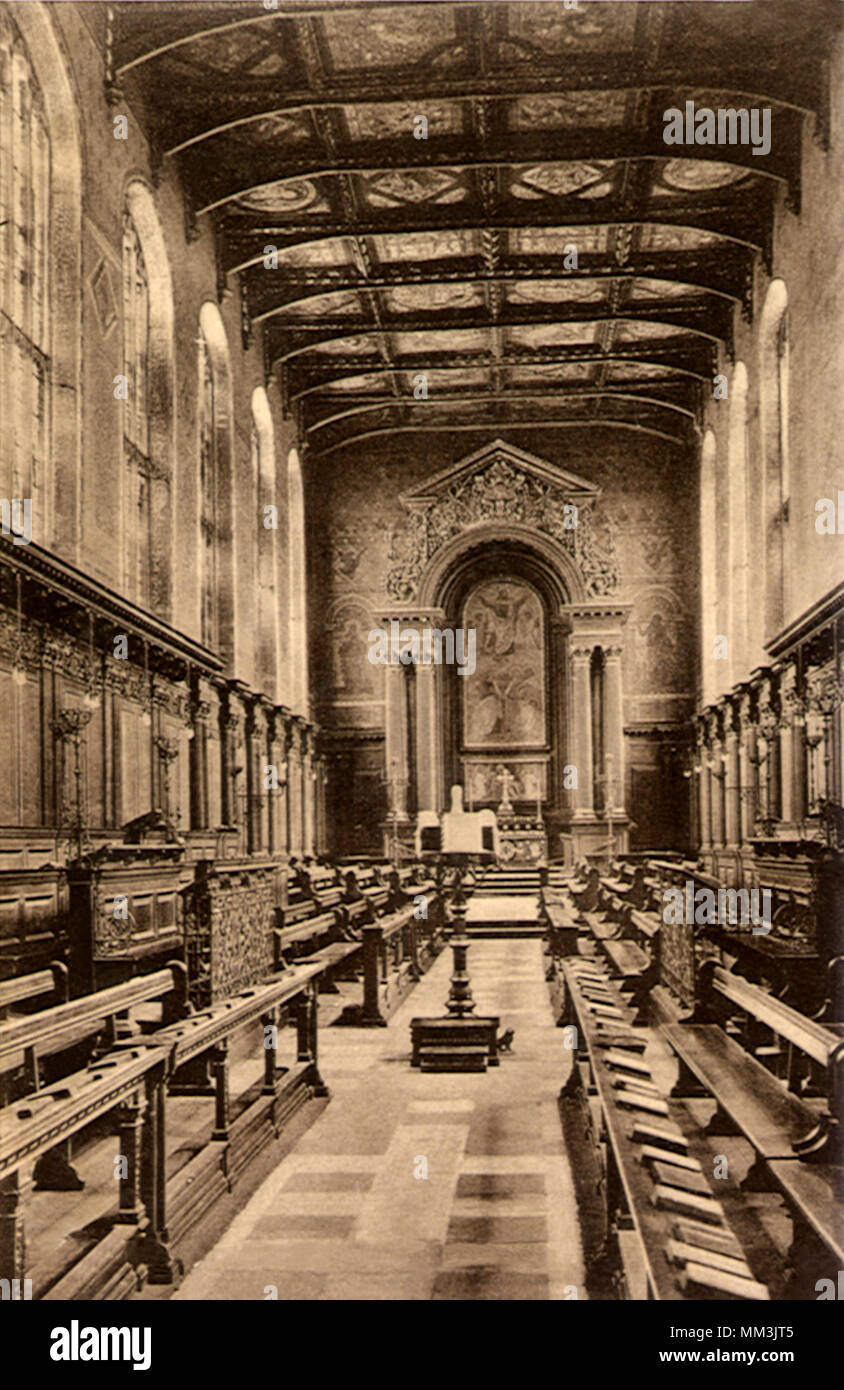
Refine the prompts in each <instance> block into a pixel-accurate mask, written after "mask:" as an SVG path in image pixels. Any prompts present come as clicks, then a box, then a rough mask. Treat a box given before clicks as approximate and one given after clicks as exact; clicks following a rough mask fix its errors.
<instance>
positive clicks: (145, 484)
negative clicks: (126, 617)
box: [123, 213, 152, 606]
mask: <svg viewBox="0 0 844 1390" xmlns="http://www.w3.org/2000/svg"><path fill="white" fill-rule="evenodd" d="M149 322H150V303H149V277H148V275H147V268H146V263H145V261H144V253H143V250H142V247H141V241H140V238H139V236H138V232H137V228H136V226H135V223H134V221H133V220H132V218H131V217H130V216H129V214H128V213H126V214H125V216H124V218H123V371H124V374H125V376H126V383H127V399H126V401H125V402H124V406H123V456H124V467H125V472H124V481H125V493H124V496H125V515H124V554H125V557H126V572H125V576H124V582H125V586H126V591H127V593H128V596H129V597H130V598H132V599H134V601H135V602H136V603H139V604H142V605H144V606H147V605H149V602H150V575H151V569H152V566H151V556H152V498H151V492H152V466H151V462H150V421H149Z"/></svg>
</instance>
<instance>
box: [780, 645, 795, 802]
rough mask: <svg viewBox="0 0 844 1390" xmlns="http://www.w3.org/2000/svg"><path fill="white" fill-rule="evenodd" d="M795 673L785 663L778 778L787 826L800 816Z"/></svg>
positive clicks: (781, 686)
mask: <svg viewBox="0 0 844 1390" xmlns="http://www.w3.org/2000/svg"><path fill="white" fill-rule="evenodd" d="M796 681H797V672H796V670H795V669H794V667H793V666H785V667H783V669H782V672H781V673H780V726H779V740H780V777H781V784H780V785H781V790H780V798H781V809H782V818H783V820H784V821H785V822H786V824H788V825H793V824H794V823H795V821H797V820H798V819H799V817H798V815H797V814H796V803H797V796H796V792H797V739H796V735H797V733H798V730H797V729H796V728H795V715H796V713H797V709H796V705H797V691H796Z"/></svg>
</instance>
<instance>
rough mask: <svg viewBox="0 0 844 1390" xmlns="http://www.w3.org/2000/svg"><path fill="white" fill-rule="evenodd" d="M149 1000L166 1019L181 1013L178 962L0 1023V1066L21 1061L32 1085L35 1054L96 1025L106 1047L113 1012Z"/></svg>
mask: <svg viewBox="0 0 844 1390" xmlns="http://www.w3.org/2000/svg"><path fill="white" fill-rule="evenodd" d="M154 999H163V1001H164V1009H165V1017H166V1018H172V1017H176V1016H178V1015H179V1014H180V1013H182V1012H184V1010H185V1008H186V1000H187V974H186V971H185V967H184V965H183V964H182V963H181V962H180V961H173V962H171V964H170V965H169V966H168V967H167V968H166V969H164V970H157V971H155V972H154V973H153V974H151V975H139V976H137V977H136V978H135V979H133V980H128V981H127V982H126V983H125V984H122V985H112V986H111V988H109V989H104V990H99V991H97V993H95V994H87V995H83V996H82V997H81V998H79V999H72V1000H70V1001H69V1002H66V1003H62V1004H56V1005H53V1006H52V1007H51V1008H47V1009H41V1010H39V1011H38V1012H37V1013H34V1014H27V1015H26V1016H25V1017H21V1018H16V1019H8V1020H6V1021H5V1022H4V1023H0V1070H2V1071H9V1070H10V1069H12V1068H13V1067H15V1066H19V1065H20V1063H21V1061H23V1065H24V1071H25V1076H26V1082H27V1085H28V1086H29V1088H30V1089H33V1090H36V1089H37V1088H38V1086H39V1081H40V1076H39V1057H40V1056H42V1055H44V1054H46V1053H52V1052H58V1051H61V1050H64V1049H67V1048H70V1047H73V1046H75V1045H76V1044H77V1043H79V1042H81V1041H83V1040H85V1039H90V1038H92V1037H93V1036H94V1035H96V1034H99V1033H100V1032H101V1031H102V1030H105V1045H106V1047H108V1046H110V1045H111V1044H113V1043H114V1042H115V1041H116V1039H117V1034H118V1015H119V1014H123V1013H126V1012H127V1011H128V1010H130V1009H132V1008H134V1007H136V1006H137V1005H139V1004H143V1003H147V1002H148V1001H150V1000H154Z"/></svg>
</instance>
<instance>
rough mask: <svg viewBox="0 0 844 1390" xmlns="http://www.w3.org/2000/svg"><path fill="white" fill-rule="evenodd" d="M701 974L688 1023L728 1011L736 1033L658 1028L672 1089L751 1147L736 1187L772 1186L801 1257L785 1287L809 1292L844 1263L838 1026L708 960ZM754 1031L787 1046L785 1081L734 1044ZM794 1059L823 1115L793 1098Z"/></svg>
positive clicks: (716, 1028)
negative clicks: (815, 1081)
mask: <svg viewBox="0 0 844 1390" xmlns="http://www.w3.org/2000/svg"><path fill="white" fill-rule="evenodd" d="M700 973H701V976H702V980H701V983H700V988H699V992H698V1000H699V1003H698V1008H697V1009H696V1013H695V1017H696V1018H697V1017H698V1016H701V1017H705V1016H706V1014H707V1013H708V1014H709V1015H710V1016H717V1015H718V1014H719V1013H721V1014H722V1015H723V1006H725V1005H726V1006H727V1009H728V1013H729V1017H728V1018H727V1020H726V1021H727V1023H728V1024H729V1025H730V1026H732V1027H733V1028H735V1024H734V1022H733V1017H732V1015H733V1012H734V1011H735V1010H739V1011H740V1012H741V1014H742V1015H743V1022H742V1024H741V1027H740V1029H739V1033H738V1035H736V1034H735V1033H734V1034H733V1035H730V1034H728V1033H727V1032H726V1031H725V1028H724V1027H722V1026H721V1023H720V1022H690V1023H672V1024H664V1025H663V1030H662V1031H663V1034H664V1036H665V1037H666V1039H667V1041H668V1042H669V1044H670V1046H671V1047H672V1049H673V1050H674V1052H675V1053H676V1055H677V1057H678V1059H679V1062H680V1073H679V1076H678V1080H677V1083H676V1086H675V1092H676V1094H678V1095H679V1094H683V1093H686V1094H689V1093H694V1092H695V1091H696V1090H702V1092H703V1093H704V1094H706V1095H708V1096H711V1097H712V1098H713V1099H714V1100H715V1102H716V1111H715V1114H714V1116H713V1119H712V1121H711V1122H710V1125H711V1127H712V1132H715V1133H718V1132H722V1131H719V1128H718V1127H719V1126H721V1125H723V1124H725V1123H726V1124H727V1125H728V1126H729V1127H730V1129H731V1132H736V1133H740V1134H741V1135H742V1136H743V1137H744V1139H745V1140H746V1141H747V1142H748V1143H749V1144H750V1146H751V1148H752V1150H753V1152H754V1156H755V1157H754V1162H753V1164H752V1166H751V1168H750V1170H749V1172H748V1173H747V1175H746V1177H745V1179H744V1183H743V1186H744V1187H745V1189H746V1190H748V1191H753V1190H757V1189H759V1188H761V1189H762V1190H771V1189H772V1188H773V1190H775V1191H778V1192H779V1193H780V1194H781V1195H782V1197H783V1198H784V1200H785V1203H786V1206H787V1208H788V1210H789V1212H790V1214H791V1216H792V1222H793V1229H794V1250H795V1251H799V1252H800V1259H799V1260H795V1261H792V1263H793V1265H794V1269H795V1277H794V1281H793V1289H794V1290H797V1289H798V1288H803V1289H805V1288H808V1287H809V1285H810V1284H811V1281H812V1279H817V1278H819V1277H827V1276H829V1274H830V1272H831V1271H832V1272H834V1271H835V1270H837V1269H838V1268H841V1267H842V1266H841V1262H842V1259H844V1230H842V1225H841V1221H840V1216H839V1218H838V1219H833V1213H834V1208H835V1205H836V1203H837V1202H840V1196H841V1192H842V1166H841V1165H842V1158H844V1144H842V1127H841V1120H842V1097H844V1090H842V1086H843V1085H844V1028H842V1027H840V1026H838V1027H835V1026H828V1025H822V1024H820V1023H818V1022H816V1021H815V1020H812V1019H808V1018H806V1017H805V1016H804V1015H801V1014H799V1013H797V1011H796V1010H794V1009H792V1008H791V1007H790V1006H789V1005H788V1004H785V1003H784V1002H783V1001H782V1000H781V999H778V998H776V996H774V995H771V994H770V993H769V992H768V991H767V990H763V989H760V988H759V987H758V986H757V985H754V984H752V983H751V982H750V981H747V980H744V979H742V978H741V977H740V976H737V975H733V974H731V973H730V972H729V971H726V970H724V969H723V967H722V966H720V965H718V964H717V963H715V962H714V961H711V962H707V963H706V965H705V967H704V968H703V969H702V970H701V972H700ZM756 1024H761V1025H763V1026H764V1027H765V1028H766V1029H768V1030H770V1032H772V1033H773V1034H775V1035H776V1036H777V1037H778V1038H781V1039H783V1040H784V1041H786V1042H787V1043H788V1044H789V1050H790V1055H789V1065H788V1076H787V1081H788V1084H786V1082H785V1081H783V1080H781V1079H779V1078H777V1077H776V1076H774V1075H773V1074H772V1072H771V1071H770V1070H769V1069H768V1067H766V1066H765V1065H763V1063H762V1061H761V1060H760V1059H759V1057H757V1056H754V1055H753V1054H752V1053H751V1052H749V1051H748V1050H747V1049H746V1048H745V1047H744V1046H742V1044H741V1042H740V1041H738V1036H744V1037H745V1039H746V1040H747V1041H749V1042H750V1043H751V1045H752V1038H751V1037H749V1034H748V1029H749V1028H750V1027H752V1026H753V1025H756ZM795 1052H796V1053H798V1054H800V1055H801V1056H802V1057H803V1058H804V1059H808V1062H809V1063H810V1064H813V1065H814V1067H815V1068H818V1069H820V1071H821V1072H822V1073H823V1074H824V1077H825V1093H826V1106H825V1108H824V1109H818V1108H817V1106H816V1105H815V1104H813V1103H812V1101H811V1100H810V1099H809V1098H808V1097H805V1098H804V1097H803V1096H801V1095H800V1094H798V1093H797V1091H798V1090H799V1088H800V1083H801V1081H803V1080H805V1073H803V1071H802V1068H801V1067H799V1066H797V1065H796V1064H795V1062H794V1053H795ZM801 1073H802V1074H801ZM809 1174H811V1176H809ZM805 1296H810V1295H808V1294H807V1295H805Z"/></svg>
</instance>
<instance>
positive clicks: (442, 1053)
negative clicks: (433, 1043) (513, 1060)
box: [419, 1043, 489, 1071]
mask: <svg viewBox="0 0 844 1390" xmlns="http://www.w3.org/2000/svg"><path fill="white" fill-rule="evenodd" d="M488 1055H489V1053H488V1050H487V1048H486V1047H478V1046H476V1045H475V1044H473V1043H461V1044H455V1043H451V1044H450V1045H449V1046H447V1047H420V1049H419V1067H420V1070H421V1071H486V1063H487V1057H488Z"/></svg>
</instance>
